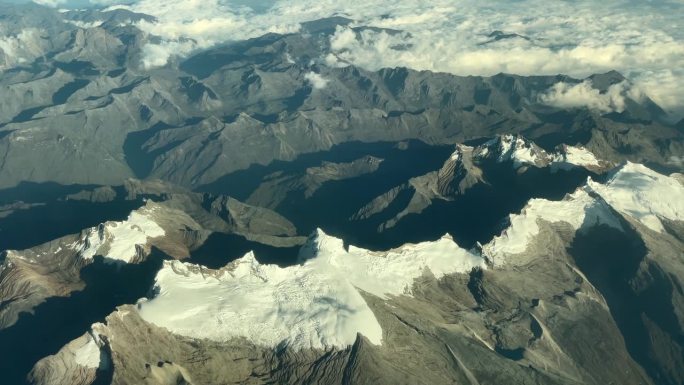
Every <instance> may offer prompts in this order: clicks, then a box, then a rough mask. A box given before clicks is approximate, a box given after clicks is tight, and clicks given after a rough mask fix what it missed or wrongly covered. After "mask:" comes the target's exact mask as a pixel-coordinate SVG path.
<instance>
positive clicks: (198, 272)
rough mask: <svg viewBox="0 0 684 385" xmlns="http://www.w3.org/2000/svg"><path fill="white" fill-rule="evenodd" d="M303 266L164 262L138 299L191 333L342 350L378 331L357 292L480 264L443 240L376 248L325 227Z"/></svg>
mask: <svg viewBox="0 0 684 385" xmlns="http://www.w3.org/2000/svg"><path fill="white" fill-rule="evenodd" d="M300 255H301V257H302V258H307V259H305V260H304V262H303V263H302V264H300V265H296V266H290V267H286V268H281V267H278V266H275V265H261V264H259V263H258V262H257V260H256V259H255V258H254V255H253V254H252V253H249V254H247V255H245V256H244V257H243V258H240V259H238V260H236V261H234V262H232V263H231V264H229V265H228V266H226V267H224V268H223V269H221V270H210V269H207V268H204V267H202V266H197V265H191V264H186V263H182V262H178V261H171V262H165V265H164V267H163V269H162V270H161V271H160V272H159V273H158V275H157V278H156V287H157V289H158V295H157V296H156V297H155V298H153V299H150V300H146V299H143V300H141V301H140V302H139V304H138V307H139V312H140V315H141V316H142V318H143V319H145V320H147V321H149V322H151V323H153V324H156V325H159V326H161V327H165V328H167V329H168V330H169V331H171V332H173V333H176V334H180V335H184V336H188V337H193V338H207V339H211V340H217V341H227V340H230V339H233V338H239V337H244V338H247V339H248V340H250V341H252V342H253V343H255V344H257V345H261V346H268V347H275V346H289V347H291V348H293V349H295V350H300V349H325V348H330V347H346V346H349V345H351V344H353V343H354V341H355V340H356V337H357V333H360V334H362V335H364V336H365V337H366V338H368V340H369V341H370V342H371V343H373V344H376V345H379V344H381V343H382V328H381V326H380V324H379V323H378V321H377V319H376V318H375V315H374V314H373V312H372V310H371V309H370V308H369V306H368V304H367V303H366V301H365V300H364V297H363V296H362V294H361V291H365V292H367V293H371V294H374V295H376V296H379V297H381V298H387V296H390V295H401V294H407V295H410V293H411V289H410V287H411V285H412V283H413V280H414V279H415V278H417V277H419V276H421V275H422V274H423V273H424V272H425V271H426V270H430V271H431V272H432V274H434V275H435V276H436V277H441V276H443V275H444V274H449V273H454V272H461V271H469V270H470V269H472V268H473V267H475V266H480V267H484V261H483V259H482V258H480V257H479V256H476V255H474V254H472V253H470V252H467V251H465V250H463V249H461V248H459V247H458V246H457V245H456V244H455V243H454V242H453V240H451V239H450V238H449V237H445V238H443V239H440V240H438V241H436V242H425V243H420V244H416V245H407V246H404V247H401V248H399V249H395V250H391V251H388V252H382V253H376V252H370V251H367V250H363V249H360V248H356V247H350V248H349V251H346V250H345V249H344V245H343V242H342V241H341V240H339V239H337V238H334V237H330V236H328V235H326V234H324V233H323V232H322V231H318V233H317V234H316V235H315V236H314V237H312V239H311V240H310V241H309V243H308V244H307V245H306V246H305V247H303V248H302V250H301V254H300Z"/></svg>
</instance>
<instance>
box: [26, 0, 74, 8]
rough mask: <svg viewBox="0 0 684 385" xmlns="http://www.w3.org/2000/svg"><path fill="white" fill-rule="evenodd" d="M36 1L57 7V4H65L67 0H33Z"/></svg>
mask: <svg viewBox="0 0 684 385" xmlns="http://www.w3.org/2000/svg"><path fill="white" fill-rule="evenodd" d="M33 2H34V3H36V4H40V5H45V6H47V7H52V8H56V7H57V6H60V5H64V4H66V3H67V0H33Z"/></svg>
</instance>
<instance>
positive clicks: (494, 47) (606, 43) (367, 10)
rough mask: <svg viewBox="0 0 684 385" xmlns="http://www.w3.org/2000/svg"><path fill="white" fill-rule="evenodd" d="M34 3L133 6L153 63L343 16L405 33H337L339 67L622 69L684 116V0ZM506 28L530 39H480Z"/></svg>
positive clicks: (477, 71) (538, 71) (522, 71)
mask: <svg viewBox="0 0 684 385" xmlns="http://www.w3.org/2000/svg"><path fill="white" fill-rule="evenodd" d="M36 2H40V3H44V4H46V5H50V6H55V7H58V8H79V7H84V6H86V5H91V6H92V5H94V6H99V7H105V8H106V7H109V8H126V9H130V10H132V11H136V12H142V13H147V14H151V15H154V16H156V17H157V18H158V20H159V22H157V23H149V22H142V23H141V24H139V25H138V26H139V27H140V28H141V29H143V30H144V31H146V32H148V33H150V34H154V35H158V36H161V37H162V40H161V41H160V42H159V44H154V45H152V44H150V45H148V46H147V47H146V48H145V49H146V53H147V55H146V59H145V60H144V65H145V66H146V67H156V66H163V65H165V64H166V63H167V61H168V60H169V59H170V58H171V57H172V56H174V55H181V56H182V55H187V54H189V53H191V52H193V51H195V50H198V49H202V48H206V47H210V46H212V45H215V44H220V43H223V42H226V41H230V40H242V39H247V38H251V37H257V36H260V35H262V34H264V33H267V32H279V33H288V32H296V31H297V30H298V29H299V25H300V23H301V22H304V21H308V20H315V19H319V18H323V17H329V16H334V15H340V16H346V17H349V18H351V19H353V20H355V25H363V26H375V27H382V28H390V29H396V30H401V31H404V32H405V33H403V34H398V35H396V34H395V35H393V34H387V33H384V32H378V31H370V30H368V31H365V32H363V33H361V34H357V33H355V32H354V31H352V30H351V29H350V28H339V29H338V30H337V31H336V33H335V35H334V36H332V37H331V43H332V48H333V52H331V53H330V55H328V56H327V57H325V58H322V62H324V63H326V64H327V65H330V66H342V65H347V63H352V64H354V65H357V66H360V67H363V68H366V69H370V70H376V69H379V68H382V67H396V66H404V67H408V68H412V69H416V70H431V71H439V72H447V73H452V74H457V75H493V74H496V73H499V72H506V73H514V74H519V75H555V74H558V73H563V74H568V75H571V76H574V77H580V78H583V77H586V76H588V75H591V74H593V73H602V72H607V71H609V70H613V69H614V70H618V71H620V72H621V73H623V74H624V75H626V76H627V77H628V78H629V79H630V81H631V82H632V86H631V88H633V90H632V92H633V94H635V95H636V94H638V93H644V94H647V95H648V96H650V97H651V98H652V99H654V100H655V101H656V102H657V103H658V104H660V105H661V106H662V107H664V108H665V109H666V110H668V111H670V112H673V113H675V114H678V115H683V111H684V108H682V105H684V87H681V84H684V28H681V20H682V19H684V0H670V1H666V0H659V1H656V0H652V1H647V0H640V1H637V0H603V1H595V0H592V1H584V0H577V1H569V0H566V1H560V0H557V1H549V0H509V1H503V0H489V1H486V0H485V1H483V0H480V1H475V0H432V1H425V0H396V1H394V2H392V3H391V4H392V5H391V6H390V5H389V4H390V3H388V2H386V1H378V0H345V1H337V0H252V1H250V0H131V1H128V2H122V1H121V0H69V1H65V0H36ZM497 30H498V31H503V32H504V33H510V34H519V35H521V36H524V37H525V38H522V37H517V38H511V39H504V40H500V41H497V42H493V43H489V44H483V43H486V42H487V41H489V40H491V39H490V38H489V37H488V35H489V34H490V33H492V32H493V31H497ZM183 37H189V38H192V39H194V42H189V41H187V40H185V39H181V38H183ZM570 91H572V92H575V93H577V92H583V91H584V90H581V89H578V90H574V91H573V90H570Z"/></svg>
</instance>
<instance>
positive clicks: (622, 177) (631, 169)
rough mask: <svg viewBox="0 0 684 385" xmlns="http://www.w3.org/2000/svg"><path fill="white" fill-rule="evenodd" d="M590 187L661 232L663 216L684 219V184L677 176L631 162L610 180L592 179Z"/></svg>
mask: <svg viewBox="0 0 684 385" xmlns="http://www.w3.org/2000/svg"><path fill="white" fill-rule="evenodd" d="M588 185H589V188H591V190H593V191H594V192H595V193H596V194H598V195H600V196H601V197H602V198H603V199H604V200H605V201H606V202H608V204H610V205H611V206H612V207H613V208H615V210H617V211H618V212H620V213H621V214H623V215H626V216H629V217H631V218H634V219H635V220H637V221H639V222H641V223H642V224H643V225H645V226H646V227H648V228H650V229H651V230H654V231H657V232H661V233H662V232H664V231H665V229H664V227H663V224H662V222H661V218H666V219H670V220H678V221H684V186H682V184H681V183H679V181H677V180H676V179H675V178H672V177H668V176H665V175H662V174H659V173H657V172H655V171H653V170H651V169H649V168H648V167H646V166H643V165H641V164H636V163H630V162H627V163H626V164H625V165H623V166H622V167H620V168H619V169H618V170H617V171H616V172H615V173H614V174H613V175H612V176H611V177H610V179H609V180H608V182H606V184H600V183H597V182H594V181H592V180H589V182H588Z"/></svg>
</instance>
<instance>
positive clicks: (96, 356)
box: [74, 333, 101, 369]
mask: <svg viewBox="0 0 684 385" xmlns="http://www.w3.org/2000/svg"><path fill="white" fill-rule="evenodd" d="M74 361H75V362H76V363H77V364H78V365H80V366H83V367H86V368H95V369H96V368H99V367H100V361H101V352H100V346H99V345H98V343H97V341H96V340H95V338H94V337H93V336H92V335H91V334H90V333H87V334H86V342H85V343H84V344H83V345H81V346H80V347H79V348H78V349H76V351H75V352H74Z"/></svg>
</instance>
